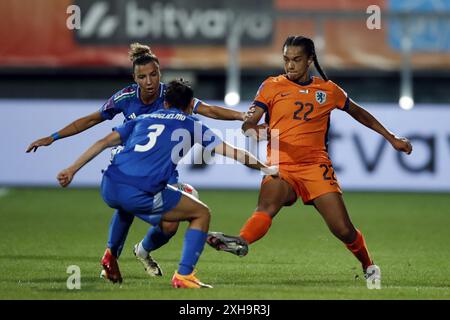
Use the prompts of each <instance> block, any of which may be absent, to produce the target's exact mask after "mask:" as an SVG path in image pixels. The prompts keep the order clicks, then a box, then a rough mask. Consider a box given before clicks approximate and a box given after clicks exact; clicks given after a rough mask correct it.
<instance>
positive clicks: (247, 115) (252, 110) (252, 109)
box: [242, 107, 256, 121]
mask: <svg viewBox="0 0 450 320" xmlns="http://www.w3.org/2000/svg"><path fill="white" fill-rule="evenodd" d="M255 110H256V108H255V107H250V108H249V109H248V111H247V112H243V113H242V121H247V120H248V119H250V118H251V117H252V116H253V114H254V113H255Z"/></svg>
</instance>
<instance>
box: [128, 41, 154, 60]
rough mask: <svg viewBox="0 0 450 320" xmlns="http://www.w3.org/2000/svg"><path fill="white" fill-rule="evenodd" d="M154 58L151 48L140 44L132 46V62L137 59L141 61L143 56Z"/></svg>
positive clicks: (129, 54) (130, 55) (129, 52)
mask: <svg viewBox="0 0 450 320" xmlns="http://www.w3.org/2000/svg"><path fill="white" fill-rule="evenodd" d="M147 55H148V56H153V53H152V50H151V49H150V47H149V46H146V45H144V44H140V43H138V42H135V43H132V44H131V45H130V51H128V56H129V57H130V60H131V62H134V61H135V60H136V59H139V58H140V57H143V56H147Z"/></svg>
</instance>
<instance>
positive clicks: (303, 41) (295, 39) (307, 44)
mask: <svg viewBox="0 0 450 320" xmlns="http://www.w3.org/2000/svg"><path fill="white" fill-rule="evenodd" d="M291 46H293V47H303V50H305V53H306V55H307V56H308V57H312V58H313V61H314V67H315V68H316V70H317V72H319V74H320V76H321V77H322V79H323V80H325V81H328V77H327V75H326V74H325V72H324V71H323V69H322V67H321V66H320V64H319V60H318V59H317V55H316V48H315V46H314V41H312V40H311V39H310V38H307V37H303V36H289V37H287V39H286V41H285V42H284V44H283V49H284V48H285V47H291Z"/></svg>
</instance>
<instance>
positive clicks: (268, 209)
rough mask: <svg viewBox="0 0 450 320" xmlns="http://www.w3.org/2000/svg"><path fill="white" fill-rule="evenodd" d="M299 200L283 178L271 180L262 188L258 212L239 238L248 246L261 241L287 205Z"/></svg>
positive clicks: (244, 227) (248, 222)
mask: <svg viewBox="0 0 450 320" xmlns="http://www.w3.org/2000/svg"><path fill="white" fill-rule="evenodd" d="M296 198H297V196H296V194H295V191H294V189H293V188H292V187H291V186H290V185H289V183H287V182H286V181H285V180H283V179H281V178H274V179H270V180H269V181H267V182H266V183H264V184H263V185H262V186H261V190H260V192H259V197H258V206H257V207H256V211H255V212H253V214H252V216H251V217H250V218H249V219H248V220H247V222H246V223H245V224H244V226H243V227H242V229H241V231H240V233H239V236H240V237H241V238H242V239H243V240H245V242H246V243H247V244H251V243H253V242H255V241H257V240H259V239H261V238H262V237H263V236H264V235H265V234H266V233H267V231H269V228H270V226H271V225H272V219H273V218H274V217H275V215H276V214H277V213H278V212H279V211H280V209H281V208H282V207H283V206H284V205H285V204H287V203H290V202H293V201H295V199H296Z"/></svg>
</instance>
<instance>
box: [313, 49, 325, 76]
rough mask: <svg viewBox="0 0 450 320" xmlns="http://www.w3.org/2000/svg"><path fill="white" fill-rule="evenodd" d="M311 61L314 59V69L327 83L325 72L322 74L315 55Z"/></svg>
mask: <svg viewBox="0 0 450 320" xmlns="http://www.w3.org/2000/svg"><path fill="white" fill-rule="evenodd" d="M313 59H314V67H316V70H317V72H318V73H319V74H320V76H321V77H322V79H323V80H325V81H328V77H327V75H326V74H325V72H323V70H322V67H321V66H320V64H319V60H317V55H316V54H315V53H314V57H313Z"/></svg>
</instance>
